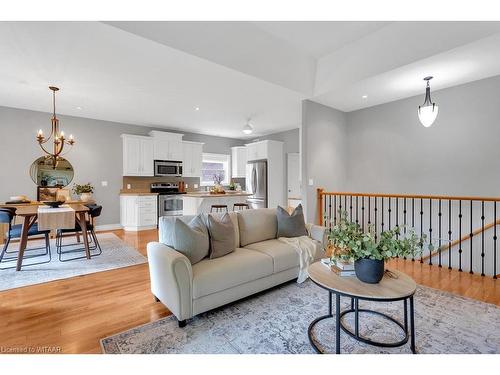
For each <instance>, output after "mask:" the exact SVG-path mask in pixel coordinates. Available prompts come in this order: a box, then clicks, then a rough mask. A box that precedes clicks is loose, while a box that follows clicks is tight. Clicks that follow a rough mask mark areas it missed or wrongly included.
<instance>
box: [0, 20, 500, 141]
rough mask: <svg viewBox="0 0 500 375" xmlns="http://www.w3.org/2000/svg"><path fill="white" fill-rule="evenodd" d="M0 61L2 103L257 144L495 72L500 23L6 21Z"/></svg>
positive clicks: (0, 26) (499, 60)
mask: <svg viewBox="0 0 500 375" xmlns="http://www.w3.org/2000/svg"><path fill="white" fill-rule="evenodd" d="M0 56H2V58H1V59H0V80H1V82H2V85H1V86H0V105H3V106H10V107H18V108H27V109H33V110H40V111H49V110H50V101H51V97H50V93H49V90H48V89H47V86H48V85H49V84H55V85H59V86H60V87H61V91H60V94H59V95H58V96H59V97H58V112H59V113H63V114H68V115H74V116H81V117H89V118H97V119H103V120H110V121H116V122H125V123H133V124H138V125H145V126H158V127H162V126H164V127H168V128H176V129H180V130H183V131H192V132H198V133H203V134H212V135H221V136H227V137H234V138H244V136H243V134H242V132H241V129H242V127H243V126H244V124H245V122H246V119H247V118H248V117H251V118H252V123H253V125H254V128H255V130H256V133H257V134H253V135H252V136H251V137H252V138H253V137H255V136H259V135H265V134H269V133H273V132H278V131H283V130H287V129H292V128H297V127H299V126H300V123H301V101H302V100H303V99H311V100H314V101H317V102H319V103H323V104H325V105H329V106H331V107H334V108H337V109H340V110H343V111H352V110H356V109H360V108H365V107H369V106H373V105H377V104H381V103H386V102H389V101H393V100H397V99H401V98H405V97H410V96H413V95H418V94H422V95H423V92H424V83H423V81H422V78H423V77H424V76H426V75H433V76H434V77H435V79H434V80H433V81H432V87H433V90H436V89H440V88H445V87H450V86H454V85H459V84H462V83H465V82H469V81H473V80H477V79H482V78H485V77H490V76H494V75H499V74H500V22H106V23H101V22H0ZM363 95H368V98H367V99H362V96H363ZM78 107H81V109H78ZM195 107H199V108H200V110H199V111H195Z"/></svg>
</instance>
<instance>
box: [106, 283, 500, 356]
mask: <svg viewBox="0 0 500 375" xmlns="http://www.w3.org/2000/svg"><path fill="white" fill-rule="evenodd" d="M327 303H328V292H326V291H325V290H323V289H321V288H319V287H318V286H316V285H315V284H314V283H312V282H311V281H306V282H305V283H303V284H296V283H289V284H285V285H284V286H281V287H278V288H275V289H273V290H270V291H267V292H264V293H261V294H259V295H256V296H254V297H250V298H247V299H245V300H242V301H239V302H236V303H233V304H231V305H228V306H225V307H222V308H219V309H216V310H213V311H210V312H208V313H204V314H201V315H199V316H197V317H195V318H194V319H192V320H191V321H189V322H188V325H187V326H186V327H185V328H178V326H177V321H176V320H175V318H174V317H173V316H169V317H167V318H164V319H161V320H158V321H156V322H153V323H149V324H146V325H143V326H140V327H137V328H134V329H131V330H129V331H126V332H123V333H120V334H117V335H114V336H111V337H107V338H105V339H102V340H101V345H102V348H103V352H104V353H200V354H201V353H203V354H215V353H262V354H263V353H280V354H294V353H303V354H307V353H314V350H313V349H312V347H311V345H310V343H309V340H308V336H307V328H308V326H309V323H310V322H311V321H312V320H314V319H315V318H316V317H318V316H319V315H324V314H326V313H327V312H328V305H327ZM342 303H343V309H345V308H348V307H349V306H350V299H348V298H342ZM359 305H360V308H370V309H376V310H378V311H383V312H385V313H388V314H389V315H391V316H393V317H396V318H398V319H399V320H400V321H401V320H402V315H403V310H402V302H393V303H373V302H365V301H360V303H359ZM349 315H352V314H348V315H347V316H346V317H345V324H346V325H347V326H348V327H352V326H353V322H352V317H350V316H349ZM415 320H416V346H417V352H418V353H499V352H500V334H499V332H500V308H498V307H496V306H494V305H491V304H486V303H483V302H479V301H475V300H471V299H467V298H463V297H460V296H456V295H452V294H450V293H446V292H442V291H439V290H435V289H430V288H426V287H422V286H419V287H418V289H417V293H416V295H415ZM351 329H352V328H351ZM313 332H314V334H315V337H316V341H317V343H318V345H319V346H320V347H321V348H322V349H323V350H324V351H325V352H328V353H335V320H334V319H326V320H323V321H321V322H319V323H318V324H317V325H316V326H315V328H314V330H313ZM360 334H361V335H362V336H366V337H371V338H373V339H375V340H378V341H382V342H384V341H385V342H387V341H399V340H400V339H402V332H401V333H400V330H399V328H398V327H396V326H395V324H394V323H388V322H387V321H386V320H385V319H383V318H378V317H377V316H376V315H365V314H362V313H360ZM341 352H342V353H407V354H410V353H411V351H410V346H409V343H408V344H406V345H404V346H402V347H399V348H389V349H387V348H379V347H374V346H370V345H367V344H364V343H359V342H357V341H355V340H354V339H352V338H350V337H349V336H347V334H345V333H343V332H341Z"/></svg>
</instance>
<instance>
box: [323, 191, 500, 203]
mask: <svg viewBox="0 0 500 375" xmlns="http://www.w3.org/2000/svg"><path fill="white" fill-rule="evenodd" d="M317 193H318V200H319V195H321V196H324V195H341V196H352V197H377V198H415V199H442V200H454V201H484V202H500V197H497V198H494V197H470V196H463V197H462V196H449V195H421V194H416V195H411V194H385V193H354V192H345V191H325V190H324V189H320V188H318V189H317Z"/></svg>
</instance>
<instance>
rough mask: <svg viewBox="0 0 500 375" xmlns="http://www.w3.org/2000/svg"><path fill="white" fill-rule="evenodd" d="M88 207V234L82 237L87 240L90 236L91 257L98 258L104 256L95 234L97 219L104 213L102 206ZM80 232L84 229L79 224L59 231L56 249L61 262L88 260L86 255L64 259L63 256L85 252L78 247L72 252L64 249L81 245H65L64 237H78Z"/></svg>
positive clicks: (92, 205) (91, 205) (87, 205)
mask: <svg viewBox="0 0 500 375" xmlns="http://www.w3.org/2000/svg"><path fill="white" fill-rule="evenodd" d="M85 206H86V207H88V208H89V211H88V216H89V220H87V221H86V224H87V233H82V236H87V238H88V237H89V235H90V238H89V239H90V241H89V250H90V251H91V254H90V256H91V257H92V256H98V255H101V254H102V249H101V245H100V244H99V240H98V239H97V235H96V233H95V223H94V221H95V218H96V217H99V216H100V215H101V212H102V206H100V205H97V204H86V205H85ZM80 232H82V228H81V226H80V224H79V223H78V222H76V223H75V227H74V228H70V229H58V230H57V233H56V249H57V254H58V257H59V261H61V262H68V261H71V260H77V259H83V258H86V255H80V256H76V257H70V258H66V259H64V257H63V255H64V254H74V253H83V252H85V247H77V248H74V249H71V250H67V251H64V250H63V248H65V247H69V246H75V245H79V244H80V242H79V241H77V242H76V243H69V244H63V237H64V235H65V234H71V233H73V234H75V235H78V234H79V233H80ZM92 243H93V245H91V244H92ZM93 250H97V252H94V253H92V251H93Z"/></svg>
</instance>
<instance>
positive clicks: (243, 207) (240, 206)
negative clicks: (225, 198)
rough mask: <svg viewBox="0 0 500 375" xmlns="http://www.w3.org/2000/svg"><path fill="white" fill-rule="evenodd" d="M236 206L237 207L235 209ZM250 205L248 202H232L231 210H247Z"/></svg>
mask: <svg viewBox="0 0 500 375" xmlns="http://www.w3.org/2000/svg"><path fill="white" fill-rule="evenodd" d="M236 208H238V209H236ZM249 208H250V206H249V205H248V203H235V204H233V211H240V210H248V209H249Z"/></svg>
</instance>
